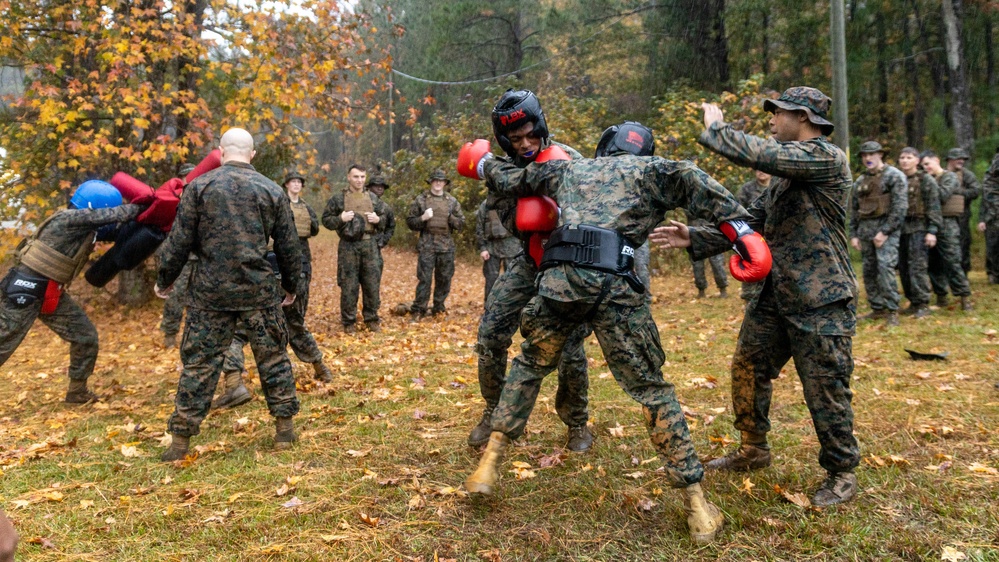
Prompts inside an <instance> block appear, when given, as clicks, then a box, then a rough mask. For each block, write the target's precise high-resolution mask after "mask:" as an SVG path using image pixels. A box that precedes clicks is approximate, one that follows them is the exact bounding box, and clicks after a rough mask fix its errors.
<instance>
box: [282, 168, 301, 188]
mask: <svg viewBox="0 0 999 562" xmlns="http://www.w3.org/2000/svg"><path fill="white" fill-rule="evenodd" d="M291 180H299V181H301V182H302V185H305V175H304V174H302V173H301V172H297V171H296V172H288V173H287V174H285V176H284V181H282V182H281V185H282V186H287V185H288V182H290V181H291Z"/></svg>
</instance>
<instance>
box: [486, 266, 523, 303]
mask: <svg viewBox="0 0 999 562" xmlns="http://www.w3.org/2000/svg"><path fill="white" fill-rule="evenodd" d="M515 259H517V258H516V257H513V258H502V257H499V256H495V255H491V256H489V259H487V260H486V261H484V262H482V276H483V277H485V279H486V294H485V296H484V297H483V301H482V302H485V299H488V298H489V292H490V291H492V290H493V285H495V284H496V280H497V279H498V278H499V276H500V270H501V269H502V270H503V271H509V270H510V262H511V261H513V260H515Z"/></svg>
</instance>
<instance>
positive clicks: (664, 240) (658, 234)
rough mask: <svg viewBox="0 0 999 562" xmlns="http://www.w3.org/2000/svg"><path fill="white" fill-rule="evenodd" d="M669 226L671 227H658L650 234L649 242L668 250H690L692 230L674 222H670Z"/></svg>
mask: <svg viewBox="0 0 999 562" xmlns="http://www.w3.org/2000/svg"><path fill="white" fill-rule="evenodd" d="M669 224H670V225H669V226H660V227H656V229H655V230H653V231H652V233H651V234H649V242H651V243H652V244H655V245H657V246H659V247H660V248H665V249H667V250H671V249H673V248H689V247H690V230H688V229H687V225H685V224H683V223H682V222H677V221H673V220H671V221H669Z"/></svg>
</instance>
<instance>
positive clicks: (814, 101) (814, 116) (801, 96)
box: [763, 86, 833, 135]
mask: <svg viewBox="0 0 999 562" xmlns="http://www.w3.org/2000/svg"><path fill="white" fill-rule="evenodd" d="M831 106H832V99H830V98H829V96H827V95H825V94H823V93H822V92H821V91H820V90H818V89H816V88H809V87H808V86H793V87H791V88H788V89H786V90H784V93H783V94H781V95H780V97H779V98H777V99H775V100H766V101H764V102H763V109H765V110H767V111H769V112H771V113H773V111H774V110H775V109H777V108H778V107H779V108H781V109H785V110H787V111H804V112H805V114H806V115H808V120H809V121H811V122H812V123H814V124H816V125H818V126H819V129H820V130H821V131H822V134H824V135H828V134H830V133H832V132H833V124H832V122H830V121H829V118H828V117H829V108H830V107H831Z"/></svg>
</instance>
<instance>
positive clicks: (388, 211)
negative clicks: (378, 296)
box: [364, 174, 395, 287]
mask: <svg viewBox="0 0 999 562" xmlns="http://www.w3.org/2000/svg"><path fill="white" fill-rule="evenodd" d="M364 187H366V188H368V191H370V192H371V193H374V194H375V195H377V196H378V198H379V199H381V198H382V195H384V194H385V190H386V189H388V188H389V184H388V182H387V181H386V180H385V176H383V175H381V174H378V175H376V176H374V177H372V178H371V179H370V180H368V183H367V184H365V186H364ZM382 202H383V203H384V201H382ZM393 235H395V212H394V211H393V210H392V207H391V206H390V205H389V204H388V203H385V224H384V225H383V226H382V230H381V232H378V233H376V234H375V243H376V244H377V246H378V286H379V287H381V284H382V273H384V272H385V258H384V257H383V256H382V249H383V248H385V246H388V243H389V241H390V240H392V236H393Z"/></svg>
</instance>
